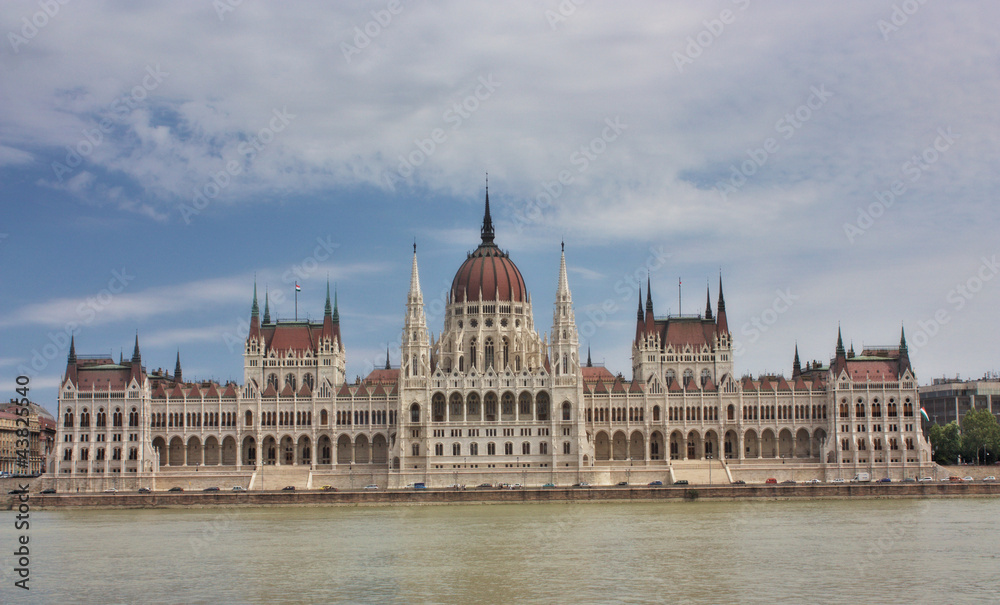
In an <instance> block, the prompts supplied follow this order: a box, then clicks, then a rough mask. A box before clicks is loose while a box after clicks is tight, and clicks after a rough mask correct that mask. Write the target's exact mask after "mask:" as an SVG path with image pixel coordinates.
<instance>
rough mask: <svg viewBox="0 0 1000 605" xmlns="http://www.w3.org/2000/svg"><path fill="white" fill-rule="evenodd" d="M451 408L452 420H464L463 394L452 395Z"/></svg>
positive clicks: (450, 398)
mask: <svg viewBox="0 0 1000 605" xmlns="http://www.w3.org/2000/svg"><path fill="white" fill-rule="evenodd" d="M449 400H450V401H449V406H450V407H451V418H452V420H461V419H462V394H461V393H452V394H451V397H449Z"/></svg>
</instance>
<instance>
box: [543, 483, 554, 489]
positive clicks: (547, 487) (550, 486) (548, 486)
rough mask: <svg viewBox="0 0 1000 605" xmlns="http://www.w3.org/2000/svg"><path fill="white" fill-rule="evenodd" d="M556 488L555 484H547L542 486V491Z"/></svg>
mask: <svg viewBox="0 0 1000 605" xmlns="http://www.w3.org/2000/svg"><path fill="white" fill-rule="evenodd" d="M555 486H556V484H555V483H546V484H545V485H543V486H542V489H552V488H553V487H555Z"/></svg>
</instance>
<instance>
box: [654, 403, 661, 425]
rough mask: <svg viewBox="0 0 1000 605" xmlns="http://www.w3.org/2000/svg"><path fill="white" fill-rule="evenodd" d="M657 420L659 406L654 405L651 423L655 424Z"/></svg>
mask: <svg viewBox="0 0 1000 605" xmlns="http://www.w3.org/2000/svg"><path fill="white" fill-rule="evenodd" d="M659 420H660V406H658V405H654V406H653V422H657V421H659Z"/></svg>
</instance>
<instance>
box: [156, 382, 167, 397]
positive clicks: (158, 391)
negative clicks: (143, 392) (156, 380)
mask: <svg viewBox="0 0 1000 605" xmlns="http://www.w3.org/2000/svg"><path fill="white" fill-rule="evenodd" d="M166 398H167V392H166V391H164V390H163V385H162V384H158V385H156V390H155V391H153V399H166Z"/></svg>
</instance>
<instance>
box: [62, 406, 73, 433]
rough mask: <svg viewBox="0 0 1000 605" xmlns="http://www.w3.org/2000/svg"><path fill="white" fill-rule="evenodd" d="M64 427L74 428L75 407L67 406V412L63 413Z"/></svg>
mask: <svg viewBox="0 0 1000 605" xmlns="http://www.w3.org/2000/svg"><path fill="white" fill-rule="evenodd" d="M63 427H65V428H68V429H71V428H73V408H66V413H65V414H64V415H63Z"/></svg>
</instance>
